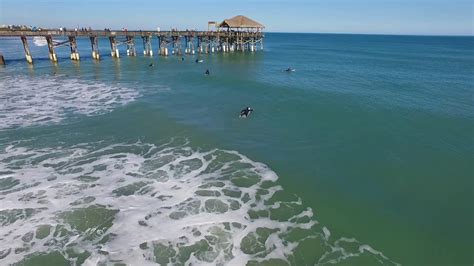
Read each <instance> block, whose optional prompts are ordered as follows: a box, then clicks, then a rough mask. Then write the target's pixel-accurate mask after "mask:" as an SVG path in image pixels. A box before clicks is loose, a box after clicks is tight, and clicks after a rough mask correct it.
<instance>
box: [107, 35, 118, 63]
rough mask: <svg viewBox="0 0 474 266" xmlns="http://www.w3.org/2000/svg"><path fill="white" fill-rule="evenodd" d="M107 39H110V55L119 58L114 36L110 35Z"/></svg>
mask: <svg viewBox="0 0 474 266" xmlns="http://www.w3.org/2000/svg"><path fill="white" fill-rule="evenodd" d="M109 41H110V55H111V56H112V57H115V58H120V53H119V49H118V46H117V40H116V39H115V36H110V37H109Z"/></svg>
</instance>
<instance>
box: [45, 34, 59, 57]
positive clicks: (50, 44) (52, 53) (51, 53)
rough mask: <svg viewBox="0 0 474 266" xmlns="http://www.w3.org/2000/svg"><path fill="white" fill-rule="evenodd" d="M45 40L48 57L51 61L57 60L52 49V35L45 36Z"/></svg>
mask: <svg viewBox="0 0 474 266" xmlns="http://www.w3.org/2000/svg"><path fill="white" fill-rule="evenodd" d="M46 42H47V43H48V51H49V59H50V60H51V62H53V63H56V62H58V57H57V56H56V52H55V51H54V42H53V37H51V35H50V36H46Z"/></svg>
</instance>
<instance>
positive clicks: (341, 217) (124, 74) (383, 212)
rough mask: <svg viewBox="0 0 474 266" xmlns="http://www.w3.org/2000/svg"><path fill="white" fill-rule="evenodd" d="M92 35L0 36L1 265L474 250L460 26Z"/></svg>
mask: <svg viewBox="0 0 474 266" xmlns="http://www.w3.org/2000/svg"><path fill="white" fill-rule="evenodd" d="M137 41H138V40H137ZM37 42H39V41H37ZM39 44H41V43H40V42H39ZM100 44H101V53H102V54H103V60H102V61H100V62H94V61H92V59H91V58H90V55H89V51H88V48H89V44H88V41H86V40H84V41H80V42H79V48H80V53H81V59H82V61H80V62H70V60H69V59H68V54H67V50H66V49H64V50H60V49H58V55H59V57H60V62H59V64H57V65H52V64H51V63H50V62H49V60H48V59H47V49H46V48H45V47H44V46H34V44H33V42H31V43H30V45H31V46H32V51H33V58H34V60H35V64H34V66H33V67H31V66H28V65H27V64H26V62H24V59H23V55H22V52H21V49H22V47H21V42H20V41H19V40H16V39H8V40H5V39H2V40H1V41H0V51H2V53H3V54H4V56H5V58H6V60H7V66H6V67H4V68H0V78H1V81H0V84H1V87H2V89H1V91H0V101H1V103H2V104H1V106H0V150H1V153H0V174H1V176H0V178H1V179H0V200H1V203H2V204H1V210H0V212H1V215H0V235H1V237H0V238H1V239H2V241H1V244H0V258H1V259H0V262H1V263H2V264H4V263H7V264H8V263H14V262H19V261H22V262H25V263H31V264H33V265H37V264H44V265H51V264H52V263H53V262H56V263H58V264H61V263H63V262H64V261H65V260H69V261H71V262H72V261H75V262H77V263H85V264H89V265H96V264H112V263H130V264H137V263H138V264H140V265H144V264H147V263H154V262H158V263H173V264H186V263H197V264H211V265H214V264H239V265H241V264H245V263H250V264H252V263H268V264H270V265H276V264H283V265H284V264H285V263H290V264H293V265H305V264H332V263H337V264H362V265H367V264H389V265H390V264H397V263H400V264H472V255H471V254H472V247H473V246H472V237H471V236H472V233H473V227H472V224H473V223H472V222H473V221H472V211H473V208H472V203H471V199H472V179H471V177H470V175H472V172H473V171H472V170H473V169H472V166H471V161H472V154H473V153H472V152H473V138H472V136H473V134H472V133H473V123H472V122H473V112H472V111H473V107H472V100H473V98H472V92H473V91H472V84H473V75H472V74H473V73H474V64H473V59H474V54H473V53H472V52H473V47H474V46H473V44H474V41H473V38H471V37H413V36H412V37H408V36H368V35H318V34H267V38H266V40H265V50H264V51H263V52H257V53H253V54H250V53H249V54H241V53H235V54H213V55H203V56H201V58H203V59H204V62H203V63H202V64H196V63H194V59H195V58H197V57H198V56H197V55H196V56H186V57H185V60H184V61H181V58H180V57H174V56H170V57H168V58H163V57H153V58H144V57H141V56H139V57H136V58H127V57H125V56H124V55H123V57H122V58H120V59H118V60H114V59H112V58H110V57H109V56H107V53H108V45H107V42H106V40H105V39H104V40H100ZM150 62H153V63H154V67H152V68H150V67H148V65H149V63H150ZM288 66H291V67H293V68H295V69H296V71H295V72H292V73H286V72H283V71H282V70H284V69H286V68H287V67H288ZM206 69H209V70H210V73H211V75H210V76H205V75H204V72H205V70H206ZM246 106H251V107H253V109H255V111H254V113H253V114H252V115H251V116H250V118H248V119H239V118H238V114H239V111H240V109H242V108H244V107H246Z"/></svg>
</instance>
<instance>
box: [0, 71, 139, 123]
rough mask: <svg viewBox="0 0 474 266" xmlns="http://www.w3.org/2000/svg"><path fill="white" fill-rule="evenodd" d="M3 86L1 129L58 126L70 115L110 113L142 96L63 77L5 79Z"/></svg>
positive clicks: (114, 87) (137, 93) (131, 91)
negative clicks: (53, 124) (51, 124)
mask: <svg viewBox="0 0 474 266" xmlns="http://www.w3.org/2000/svg"><path fill="white" fill-rule="evenodd" d="M0 87H2V89H1V90H0V102H1V103H2V104H1V105H0V129H6V128H13V127H25V126H36V125H44V124H50V123H58V122H60V121H62V120H63V119H64V118H65V117H66V116H67V115H68V114H70V113H73V114H74V113H75V114H82V115H87V116H92V115H97V114H102V113H107V112H110V111H112V110H113V109H114V108H116V107H118V106H121V105H125V104H127V103H130V102H132V101H134V100H135V99H136V98H137V97H138V96H139V92H138V91H137V90H136V89H133V88H127V87H120V86H116V85H109V84H104V83H100V82H96V81H90V82H88V81H83V80H79V79H73V78H66V77H64V76H63V75H57V76H46V77H28V76H6V77H3V78H2V80H0Z"/></svg>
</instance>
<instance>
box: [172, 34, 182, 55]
mask: <svg viewBox="0 0 474 266" xmlns="http://www.w3.org/2000/svg"><path fill="white" fill-rule="evenodd" d="M173 54H174V55H182V51H181V37H180V36H173Z"/></svg>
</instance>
